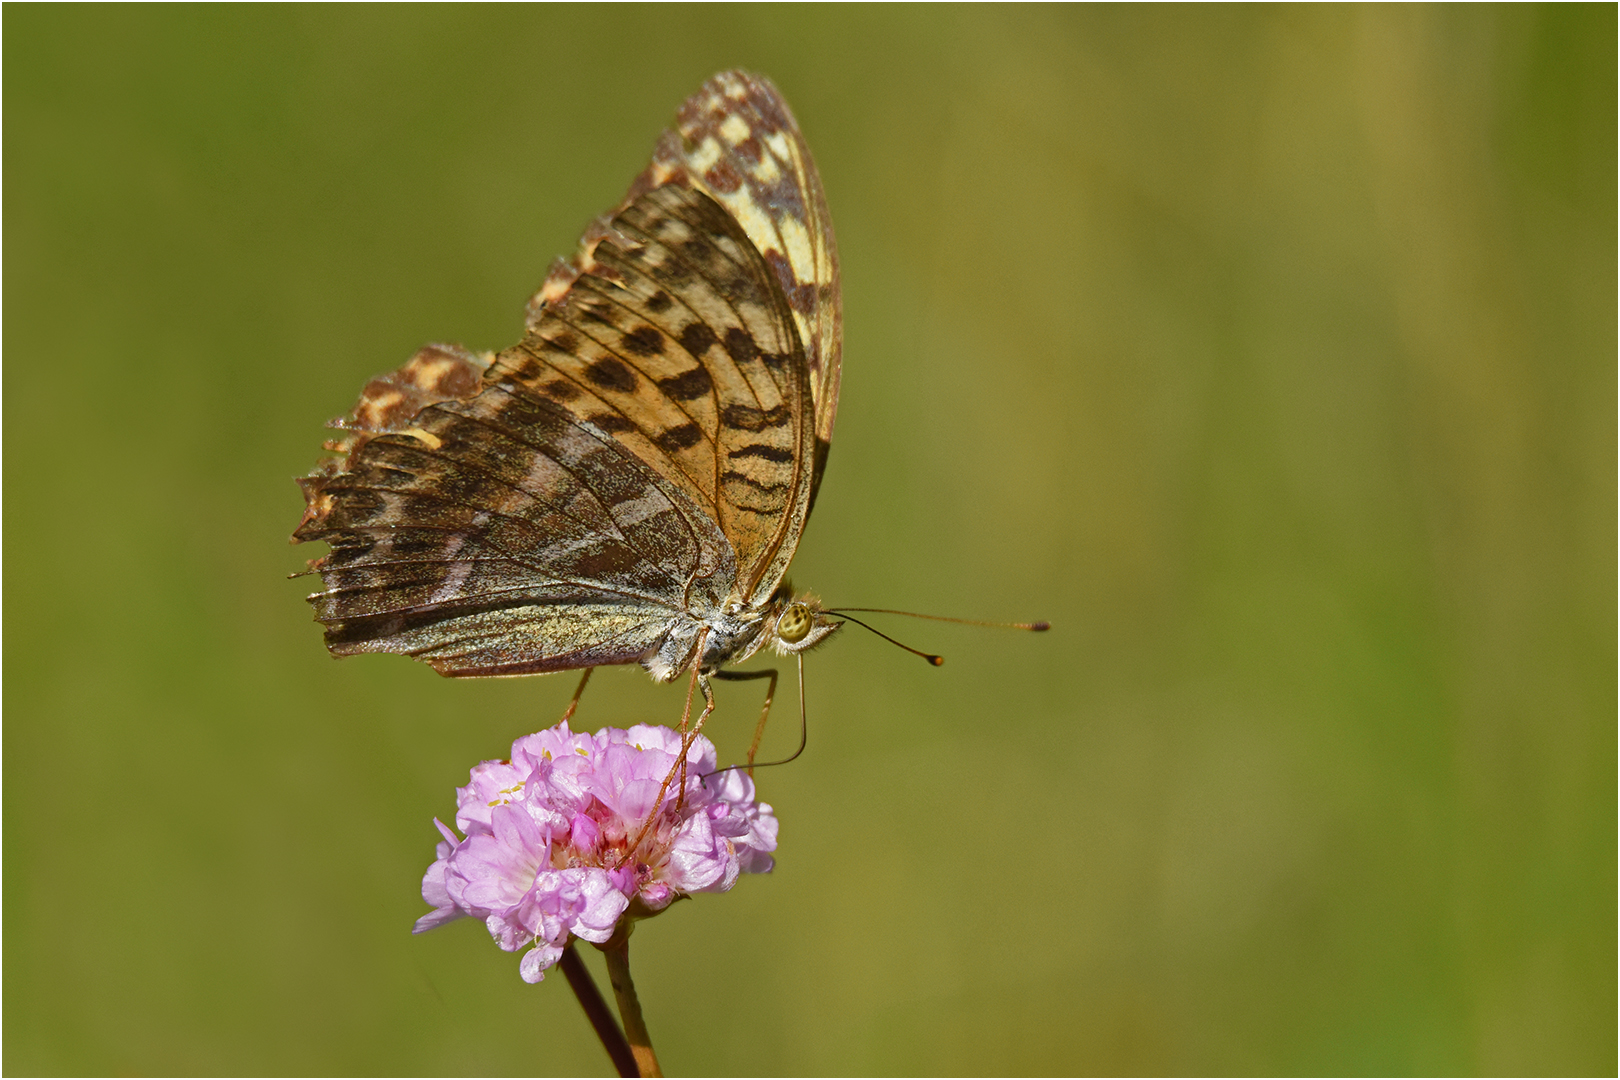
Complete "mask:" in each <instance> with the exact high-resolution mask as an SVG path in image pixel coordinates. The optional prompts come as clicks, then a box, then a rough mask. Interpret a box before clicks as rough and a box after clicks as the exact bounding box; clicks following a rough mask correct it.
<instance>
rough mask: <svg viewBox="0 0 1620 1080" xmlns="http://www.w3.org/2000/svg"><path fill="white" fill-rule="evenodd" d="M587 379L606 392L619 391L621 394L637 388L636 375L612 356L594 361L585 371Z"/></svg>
mask: <svg viewBox="0 0 1620 1080" xmlns="http://www.w3.org/2000/svg"><path fill="white" fill-rule="evenodd" d="M585 377H586V378H588V379H590V380H591V382H593V383H595V384H596V385H597V386H600V387H601V388H602V389H604V390H617V391H618V392H619V393H621V394H628V393H629V392H630V391H632V390H634V389H635V388H636V373H635V372H633V371H631V370H630V369H629V368H628V367H626V366H625V365H624V364H623V363H622V362H621V361H618V360H615V359H614V358H613V357H611V356H604V357H603V358H602V359H600V360H594V361H592V362H591V364H590V365H589V366H588V367H586V369H585Z"/></svg>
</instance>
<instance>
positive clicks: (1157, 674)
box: [3, 5, 1617, 1074]
mask: <svg viewBox="0 0 1620 1080" xmlns="http://www.w3.org/2000/svg"><path fill="white" fill-rule="evenodd" d="M4 30H5V35H4V61H5V63H4V91H5V111H4V120H5V124H4V153H5V174H4V179H5V185H4V200H5V202H4V210H5V231H4V257H5V294H4V296H5V305H4V315H5V320H4V346H5V369H4V421H5V423H4V450H5V485H4V509H5V523H6V526H7V528H6V532H5V584H6V590H5V609H4V611H5V629H6V634H5V676H6V678H5V686H4V704H5V731H4V752H5V753H4V758H5V771H4V781H5V783H4V810H5V820H4V931H5V933H4V965H5V967H4V970H5V985H4V1022H5V1044H4V1061H3V1067H4V1070H5V1071H6V1072H7V1073H11V1074H17V1073H117V1074H138V1073H178V1074H188V1073H269V1074H274V1073H382V1074H387V1073H402V1074H413V1073H450V1074H455V1073H475V1074H502V1073H543V1074H544V1073H594V1072H603V1071H605V1070H606V1069H607V1067H608V1062H607V1059H606V1057H605V1055H604V1054H603V1053H602V1051H601V1049H600V1048H599V1046H598V1045H597V1044H596V1042H595V1041H594V1040H593V1038H592V1036H591V1033H590V1031H589V1029H588V1027H587V1026H586V1023H585V1021H584V1019H583V1018H582V1016H581V1015H580V1013H579V1010H578V1007H577V1006H576V1004H575V1002H574V1000H573V998H572V996H571V995H570V994H569V993H568V990H567V987H566V985H565V984H564V983H563V981H562V980H561V979H560V978H555V979H550V980H548V981H547V982H545V983H544V984H542V985H540V986H537V987H531V986H526V985H524V984H523V983H522V982H521V981H520V980H519V978H518V971H517V959H516V957H513V956H510V955H508V954H504V953H501V952H500V951H499V950H498V949H497V948H496V947H495V946H494V944H493V943H492V942H491V941H490V940H489V938H488V936H487V934H486V933H485V932H484V930H483V929H482V928H481V927H480V926H478V925H476V924H473V923H467V922H464V923H461V924H457V925H454V926H452V927H449V928H446V929H443V930H440V931H438V932H436V933H434V934H432V935H428V936H425V937H420V938H417V937H412V936H411V935H410V933H409V929H410V926H411V922H412V920H413V919H415V918H416V916H417V915H419V914H420V913H422V912H423V911H424V910H425V908H424V906H423V904H422V903H421V900H420V897H419V893H418V888H419V877H420V874H421V872H422V870H423V869H424V868H425V867H426V865H427V864H428V862H429V861H430V860H431V858H432V855H433V845H434V841H435V839H436V834H435V832H434V830H433V827H432V825H431V819H432V818H433V817H434V816H435V815H441V816H442V815H448V814H449V813H450V812H451V811H452V809H453V794H452V792H453V788H454V787H455V786H456V785H457V784H460V783H464V782H465V779H466V774H467V770H468V768H469V767H470V766H471V765H472V764H473V763H475V762H476V761H478V760H480V759H483V758H490V757H500V756H503V755H504V753H505V750H506V748H507V747H508V745H509V744H510V742H511V740H512V739H513V738H515V737H516V736H518V735H521V734H524V733H526V732H529V731H532V730H535V729H537V728H539V727H541V726H544V725H545V724H548V723H550V722H552V721H553V720H554V719H555V717H556V716H557V714H558V712H559V711H560V710H561V708H562V706H563V704H564V702H565V701H566V699H567V697H568V695H569V693H570V691H571V689H572V686H573V680H572V678H570V677H568V676H561V677H553V678H542V679H521V680H505V681H496V682H482V683H480V682H451V681H448V680H443V679H440V678H438V677H437V676H435V675H434V674H433V673H432V672H431V671H430V670H428V669H427V668H425V667H423V666H421V665H417V664H413V663H410V662H408V661H406V660H404V659H400V658H396V657H364V658H360V659H356V660H350V661H344V662H341V663H336V662H333V661H332V660H330V659H329V658H328V657H327V655H326V653H325V650H324V649H323V648H322V647H321V641H320V634H319V632H318V629H317V627H316V626H315V625H313V624H312V622H311V615H310V612H309V610H308V608H307V606H306V605H305V604H304V602H303V600H302V596H303V594H304V593H305V592H306V591H308V590H309V588H310V582H308V581H289V580H287V575H288V573H289V572H291V571H294V570H296V569H298V568H300V567H301V566H302V564H303V560H304V559H306V558H308V557H310V556H312V555H314V554H316V552H314V551H308V550H302V549H293V548H290V547H289V546H288V545H287V535H288V533H289V532H290V531H291V529H292V527H293V525H294V524H295V523H296V522H297V520H298V517H299V513H300V509H301V501H300V498H299V494H298V491H297V489H296V488H295V487H294V486H293V483H292V477H293V476H295V475H297V474H300V473H302V472H304V471H305V470H306V469H307V468H308V467H309V466H310V465H311V464H312V463H313V462H314V461H315V459H316V457H317V455H318V446H319V443H320V441H321V439H322V438H323V437H324V434H325V433H324V431H323V428H322V426H321V425H322V422H323V421H324V420H325V419H326V418H327V417H329V416H335V415H338V414H340V413H342V412H344V411H345V410H346V409H347V408H348V407H349V405H350V404H351V403H352V401H353V399H354V396H355V395H356V393H357V392H358V391H359V388H360V386H361V384H362V383H363V381H364V380H365V379H366V378H368V377H369V376H371V375H373V374H375V373H378V372H381V371H384V370H388V369H391V368H393V367H394V366H396V365H397V364H399V363H400V362H402V361H403V360H405V359H406V358H407V357H408V356H409V355H410V354H411V352H412V351H413V350H414V349H415V348H416V347H417V346H418V345H420V344H422V343H423V342H427V341H435V340H451V341H460V342H465V343H467V344H469V345H472V346H474V347H478V348H499V347H502V346H505V345H507V344H510V343H511V342H513V341H515V340H516V339H517V337H518V336H519V333H520V328H521V312H522V305H523V302H524V300H525V298H526V297H527V295H528V294H529V292H530V291H531V290H532V289H533V288H534V287H535V286H536V285H537V284H538V283H539V281H540V280H541V277H542V276H543V274H544V271H545V269H546V266H547V264H548V263H549V261H550V260H551V259H552V258H553V256H555V255H558V254H561V253H564V252H567V251H569V250H571V248H572V245H573V243H574V240H575V238H576V236H577V235H578V233H579V230H580V229H581V227H582V226H583V225H584V224H585V223H586V221H587V220H589V219H590V218H591V217H592V216H594V215H595V214H597V213H599V212H601V211H602V210H604V209H605V208H607V207H608V206H609V205H611V204H612V203H614V202H615V201H616V200H617V199H618V198H619V196H620V195H621V193H622V191H623V189H624V187H625V185H626V184H627V183H628V182H629V180H630V178H631V177H632V176H633V175H634V174H635V173H636V172H637V171H638V170H639V169H640V168H641V166H642V164H643V162H644V160H645V158H646V156H647V154H648V152H649V151H650V149H651V146H652V143H653V140H654V138H655V136H656V135H657V133H658V132H659V131H660V130H661V129H662V128H663V127H664V126H665V125H666V124H667V123H668V122H669V121H670V118H671V117H672V115H673V112H674V110H675V107H676V106H677V104H678V103H679V102H680V101H681V100H682V98H684V97H685V96H686V95H687V94H689V93H691V92H692V91H693V90H694V89H695V88H696V87H697V86H698V85H699V83H700V82H702V80H703V79H705V78H706V77H707V76H709V75H710V74H712V73H714V72H715V71H717V70H720V69H722V68H725V67H730V66H745V67H748V68H750V69H752V70H756V71H760V72H764V73H766V74H768V75H770V76H771V77H772V78H773V79H774V80H776V81H777V83H778V84H779V85H780V86H781V88H782V89H783V91H784V93H785V94H786V96H787V98H788V100H789V101H790V102H791V103H792V106H793V108H794V109H795V111H796V112H797V114H798V116H799V119H800V122H801V125H802V127H803V129H804V131H805V133H806V135H807V138H808V140H809V142H810V145H811V146H812V148H813V150H814V152H815V154H816V157H817V159H818V161H819V164H820V168H821V172H822V176H823V178H824V180H825V183H826V188H827V192H828V196H829V199H830V202H831V206H832V211H833V217H834V220H835V222H836V225H837V232H838V240H839V244H840V248H841V252H842V257H843V271H844V310H845V314H846V320H847V321H846V343H847V344H846V353H845V376H844V384H843V402H842V406H841V410H840V413H839V422H838V432H837V439H836V441H835V445H834V449H833V453H832V457H831V463H830V468H829V471H828V475H827V481H826V484H825V486H824V487H823V489H822V493H821V499H820V503H819V505H818V507H817V510H816V515H815V518H814V520H813V521H812V522H811V524H810V528H809V530H808V532H807V534H806V536H805V539H804V543H803V546H802V547H801V549H800V555H799V558H798V560H797V562H796V565H795V569H794V576H795V579H796V580H797V581H798V582H799V583H801V584H806V585H812V586H814V587H815V588H817V589H818V590H819V591H820V592H821V593H822V595H824V596H825V597H827V598H828V599H830V600H831V601H833V602H836V603H841V604H865V605H877V606H896V607H906V608H912V609H916V610H923V611H930V612H939V613H945V614H957V615H968V616H978V617H985V618H1008V619H1023V618H1045V619H1050V620H1051V621H1052V623H1053V625H1054V629H1053V631H1052V632H1051V633H1050V634H1047V635H1045V636H1036V635H1030V634H1020V633H1014V632H1010V631H991V630H972V629H968V628H962V627H953V626H945V625H940V624H929V623H911V622H902V620H894V619H891V620H888V621H886V622H885V623H884V626H885V628H887V629H890V630H891V631H892V632H895V633H897V634H899V635H900V636H901V637H903V638H904V639H905V640H907V641H909V642H912V643H914V644H916V645H919V646H921V647H924V648H927V649H930V650H937V651H940V652H943V653H946V654H947V655H948V657H949V659H948V662H947V664H946V665H945V666H944V667H943V668H941V669H939V670H931V669H929V668H927V667H926V666H925V665H923V664H921V663H919V662H917V661H916V660H915V659H914V658H912V657H910V656H907V655H905V654H904V653H901V652H899V651H898V650H895V649H893V648H891V647H889V646H887V645H885V644H884V643H883V642H881V641H879V640H878V639H876V638H874V637H872V636H870V635H867V634H864V633H863V632H860V631H852V632H849V633H846V634H844V635H843V636H842V637H841V638H840V639H839V640H838V641H837V642H836V643H835V644H834V645H833V646H831V647H829V648H827V649H825V650H823V651H821V652H818V653H816V654H814V655H812V656H811V657H810V659H809V663H808V668H809V671H808V676H807V682H808V696H809V703H810V723H811V736H810V747H809V751H808V753H807V755H806V756H805V757H804V758H803V759H802V760H800V761H799V762H798V763H796V764H795V765H793V766H792V767H789V768H784V769H779V770H775V771H774V772H771V773H762V774H761V777H760V779H761V785H762V789H763V796H764V797H765V798H766V799H768V800H769V801H771V802H772V803H774V804H775V806H776V807H777V810H778V812H779V814H780V817H781V821H782V846H781V850H780V853H779V854H780V861H779V867H778V869H777V871H776V872H775V873H774V874H772V875H770V876H769V877H764V878H750V879H745V880H743V881H742V882H741V883H740V884H739V885H738V887H737V888H736V889H735V891H734V892H732V893H731V894H729V895H726V896H703V897H699V898H697V899H696V900H695V901H694V902H691V903H686V904H681V905H678V906H677V907H676V908H675V909H673V910H672V911H671V912H670V913H669V914H667V915H665V916H664V917H662V918H660V919H658V920H656V921H654V922H651V923H648V924H644V925H643V926H641V927H640V928H639V930H638V932H637V934H636V937H635V942H634V950H633V951H634V958H635V966H636V969H637V972H638V976H639V982H640V987H641V991H642V999H643V1003H644V1005H645V1008H646V1011H647V1014H648V1019H649V1024H650V1025H651V1029H652V1032H653V1034H654V1036H655V1039H656V1041H657V1044H658V1047H659V1050H660V1053H661V1054H662V1057H663V1061H664V1064H665V1066H666V1068H667V1069H669V1070H670V1071H672V1072H676V1073H688V1074H691V1073H699V1074H701V1073H719V1074H725V1073H749V1074H752V1073H789V1074H792V1073H800V1074H818V1073H829V1074H840V1073H1089V1072H1106V1073H1165V1072H1170V1073H1184V1072H1190V1073H1232V1072H1237V1073H1272V1072H1281V1073H1510V1074H1511V1073H1613V1072H1614V1071H1615V1069H1616V1067H1617V1061H1616V680H1615V666H1616V665H1615V657H1616V633H1615V615H1616V612H1615V592H1616V574H1615V567H1616V532H1615V519H1616V499H1615V494H1616V469H1615V462H1616V430H1615V427H1616V424H1615V420H1616V407H1615V401H1616V330H1615V328H1616V212H1615V190H1616V175H1615V165H1616V144H1615V132H1616V110H1615V102H1616V72H1615V55H1616V47H1615V41H1616V13H1615V9H1614V8H1613V7H1612V6H1607V5H1604V6H1595V7H1580V8H1562V7H1536V8H1490V9H1480V8H1462V7H1448V8H1445V9H1430V8H1376V9H1347V8H1339V7H1310V8H1290V7H1267V8H1263V9H1254V8H1225V7H1223V8H1197V9H1181V8H1158V7H1156V8H1150V9H1116V8H1080V9H1074V8H1057V7H1042V8H1038V9H1025V8H1016V7H995V8H977V7H953V8H927V7H921V8H919V7H906V8H883V7H878V8H804V7H738V6H722V7H701V8H688V7H654V8H641V7H629V6H608V7H592V8H584V9H578V8H568V7H549V6H547V7H541V8H518V7H500V8H459V7H455V8H441V7H413V8H409V9H394V8H374V7H365V8H332V7H319V8H276V9H262V8H237V7H233V8H226V9H220V8H207V7H201V8H199V7H184V8H163V9H150V8H146V9H131V8H122V7H120V8H83V7H67V8H36V7H15V6H13V7H8V9H7V10H6V12H5V18H4ZM754 666H758V665H757V662H756V664H755V665H754ZM790 685H791V684H790ZM720 693H721V712H720V713H719V714H718V715H717V717H716V721H715V726H714V728H712V729H711V730H712V731H714V732H715V733H716V735H717V737H718V738H719V740H720V742H721V745H722V748H723V750H724V749H726V748H728V747H729V748H730V749H729V753H728V757H733V758H734V757H735V756H736V755H737V754H740V753H741V748H742V746H743V745H745V740H746V731H747V729H748V728H749V725H750V722H751V719H752V717H753V714H754V711H755V708H756V703H757V701H758V685H757V684H749V685H743V686H734V687H721V689H720ZM783 696H784V699H785V700H788V701H791V690H787V691H786V692H785V693H784V695H783ZM679 707H680V692H679V691H678V690H675V689H671V688H668V687H659V686H655V685H653V684H652V683H651V682H650V681H649V680H647V679H646V678H645V677H644V676H643V675H642V674H641V673H640V672H639V671H635V670H618V671H611V672H605V673H602V674H600V675H599V676H598V678H597V679H596V680H595V682H594V684H593V686H592V688H591V691H590V693H589V695H588V696H587V698H586V700H585V703H584V706H583V709H582V713H581V716H580V721H581V723H582V725H583V726H587V727H592V728H594V727H596V726H599V725H605V724H609V723H614V724H621V725H622V724H628V723H631V722H636V721H652V722H669V721H673V720H674V719H675V717H676V716H677V715H678V710H679ZM791 713H792V709H791V707H789V708H787V709H785V710H784V711H783V712H779V713H778V714H777V722H776V727H775V728H774V731H773V740H774V743H775V745H776V747H778V748H785V747H786V746H790V745H791V743H792V738H793V735H794V731H793V728H794V724H793V719H792V715H791ZM784 717H785V719H784ZM599 959H600V958H599V957H597V956H595V955H594V954H592V955H591V956H590V963H592V964H593V965H596V967H597V971H598V974H599V977H600V971H601V968H600V965H599Z"/></svg>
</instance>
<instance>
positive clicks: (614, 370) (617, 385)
mask: <svg viewBox="0 0 1620 1080" xmlns="http://www.w3.org/2000/svg"><path fill="white" fill-rule="evenodd" d="M598 317H600V316H598ZM603 321H604V322H605V321H606V320H603ZM585 377H586V378H588V379H590V380H591V382H593V383H595V384H596V385H597V386H600V387H601V388H602V389H604V390H617V391H618V392H619V393H621V394H628V393H629V392H630V391H632V390H634V389H635V388H636V373H635V372H633V371H631V370H630V369H629V368H628V367H626V366H625V365H624V363H623V362H622V361H619V360H615V359H613V358H612V357H611V356H607V357H603V358H602V359H600V360H596V361H593V362H592V363H591V364H590V365H589V366H587V367H586V368H585Z"/></svg>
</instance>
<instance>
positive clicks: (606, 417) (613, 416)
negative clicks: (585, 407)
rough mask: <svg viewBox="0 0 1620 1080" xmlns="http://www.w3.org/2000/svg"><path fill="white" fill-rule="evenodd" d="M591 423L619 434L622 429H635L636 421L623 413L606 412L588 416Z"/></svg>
mask: <svg viewBox="0 0 1620 1080" xmlns="http://www.w3.org/2000/svg"><path fill="white" fill-rule="evenodd" d="M587 419H589V420H590V422H591V423H593V424H595V425H596V426H597V427H599V428H601V429H602V430H603V431H606V432H608V433H609V434H618V433H619V432H621V431H635V430H636V425H635V422H634V421H632V420H630V419H628V418H626V417H625V416H624V414H623V413H616V412H605V413H597V414H596V415H595V416H591V417H587Z"/></svg>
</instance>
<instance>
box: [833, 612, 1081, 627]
mask: <svg viewBox="0 0 1620 1080" xmlns="http://www.w3.org/2000/svg"><path fill="white" fill-rule="evenodd" d="M846 611H866V612H871V613H873V614H876V615H909V616H911V617H912V618H913V619H932V620H934V621H935V622H953V623H961V624H962V625H963V626H994V627H996V628H997V629H999V630H1034V631H1035V632H1036V633H1039V632H1041V631H1043V630H1050V629H1052V624H1051V623H1049V622H1047V621H1046V620H1044V619H1042V620H1040V621H1039V622H988V621H986V620H984V619H953V618H951V617H950V616H949V615H924V614H922V613H921V612H917V611H896V610H895V609H894V608H886V607H849V608H840V609H838V610H837V611H832V610H830V609H829V610H828V612H827V613H828V614H829V615H842V614H843V613H844V612H846ZM857 621H859V620H857ZM861 625H862V626H866V624H865V623H861ZM867 629H868V630H870V629H871V627H867Z"/></svg>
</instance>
